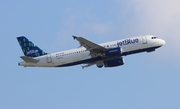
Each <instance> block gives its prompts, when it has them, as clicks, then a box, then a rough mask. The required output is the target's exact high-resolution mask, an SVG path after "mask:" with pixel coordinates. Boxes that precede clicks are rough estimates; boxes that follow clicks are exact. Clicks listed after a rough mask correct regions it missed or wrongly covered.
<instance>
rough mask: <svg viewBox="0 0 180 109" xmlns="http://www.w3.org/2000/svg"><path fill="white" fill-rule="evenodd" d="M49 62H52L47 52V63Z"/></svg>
mask: <svg viewBox="0 0 180 109" xmlns="http://www.w3.org/2000/svg"><path fill="white" fill-rule="evenodd" d="M51 62H52V58H51V54H47V63H51Z"/></svg>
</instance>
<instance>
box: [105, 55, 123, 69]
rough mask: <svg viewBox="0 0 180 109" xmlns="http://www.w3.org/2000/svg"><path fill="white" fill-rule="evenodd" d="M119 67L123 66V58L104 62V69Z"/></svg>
mask: <svg viewBox="0 0 180 109" xmlns="http://www.w3.org/2000/svg"><path fill="white" fill-rule="evenodd" d="M120 65H124V59H123V57H119V58H115V59H113V60H109V61H104V67H116V66H120Z"/></svg>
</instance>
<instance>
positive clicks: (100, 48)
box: [17, 35, 165, 68]
mask: <svg viewBox="0 0 180 109" xmlns="http://www.w3.org/2000/svg"><path fill="white" fill-rule="evenodd" d="M72 37H73V38H74V39H75V40H77V41H78V42H79V44H80V46H79V47H78V48H75V49H71V50H66V51H60V52H56V53H46V52H44V51H43V50H42V49H40V48H39V47H38V46H36V45H35V44H34V43H33V42H31V41H29V40H28V39H27V38H26V37H25V36H20V37H17V40H18V42H19V44H20V46H21V48H22V51H23V53H24V56H20V58H21V59H22V60H23V61H22V62H19V63H18V65H19V66H24V67H68V66H73V65H79V64H83V66H82V68H86V67H90V66H92V65H96V66H97V67H98V68H102V67H103V66H104V67H105V68H110V67H117V66H121V65H124V58H123V57H124V56H127V55H131V54H136V53H141V52H153V51H155V49H157V48H159V47H161V46H163V45H164V44H165V41H164V40H163V39H160V38H158V37H156V36H154V35H142V36H137V37H133V38H126V39H122V40H116V41H111V42H107V43H102V44H96V43H94V42H92V41H89V40H87V39H85V38H83V37H78V36H72ZM84 64H85V65H84Z"/></svg>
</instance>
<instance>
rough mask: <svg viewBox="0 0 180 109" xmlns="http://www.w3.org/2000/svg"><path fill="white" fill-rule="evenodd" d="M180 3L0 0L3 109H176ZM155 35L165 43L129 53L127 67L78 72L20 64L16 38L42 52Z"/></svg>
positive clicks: (0, 104)
mask: <svg viewBox="0 0 180 109" xmlns="http://www.w3.org/2000/svg"><path fill="white" fill-rule="evenodd" d="M179 5H180V2H179V1H178V0H171V1H169V0H129V1H126V0H109V1H108V0H106V1H104V0H99V1H95V0H91V1H83V0H78V1H71V0H61V1H59V0H51V1H47V0H44V1H37V0H36V1H35V0H27V1H24V0H16V1H12V0H1V1H0V15H1V17H0V24H1V25H0V30H1V33H0V34H1V35H0V37H1V43H0V45H1V55H0V56H1V58H2V61H1V72H0V108H1V109H12V108H13V109H40V108H43V109H49V108H52V109H60V108H63V109H92V108H94V109H99V108H101V109H112V108H114V109H120V108H122V109H160V108H161V109H179V107H180V103H179V102H180V87H179V83H180V79H179V78H180V68H179V62H180V58H179V55H180V50H179V47H180V44H179V39H180V37H179V36H180V32H179V25H180V20H179V19H180V14H179V13H180V7H179ZM145 34H153V35H156V36H158V37H161V38H163V39H164V40H166V45H165V46H163V47H161V48H159V49H157V50H156V52H153V53H141V54H135V55H131V56H126V57H124V58H125V65H124V66H120V67H115V68H102V69H99V68H97V67H96V66H92V67H89V68H87V69H83V70H82V69H81V66H80V65H77V66H73V67H66V68H23V67H19V66H18V65H17V63H18V62H19V61H21V59H20V58H19V56H22V55H23V53H22V51H21V49H20V46H19V45H18V42H17V40H16V37H18V36H22V35H24V36H26V37H28V38H29V39H30V40H31V41H33V42H34V43H35V44H37V45H38V46H39V47H40V48H42V49H43V50H44V51H46V52H56V51H61V50H66V49H72V48H76V47H78V46H79V43H78V42H77V41H76V40H73V38H72V37H71V36H72V35H78V36H83V37H85V38H87V39H89V40H91V41H93V42H95V43H102V42H106V41H112V40H117V39H122V38H127V37H133V36H138V35H145Z"/></svg>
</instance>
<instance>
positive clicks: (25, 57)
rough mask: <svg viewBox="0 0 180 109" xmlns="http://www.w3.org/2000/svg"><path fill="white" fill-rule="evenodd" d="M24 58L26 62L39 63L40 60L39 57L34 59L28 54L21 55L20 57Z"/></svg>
mask: <svg viewBox="0 0 180 109" xmlns="http://www.w3.org/2000/svg"><path fill="white" fill-rule="evenodd" d="M20 58H21V59H22V60H24V61H25V62H26V63H37V62H38V60H37V59H33V58H30V57H27V56H21V57H20Z"/></svg>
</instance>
